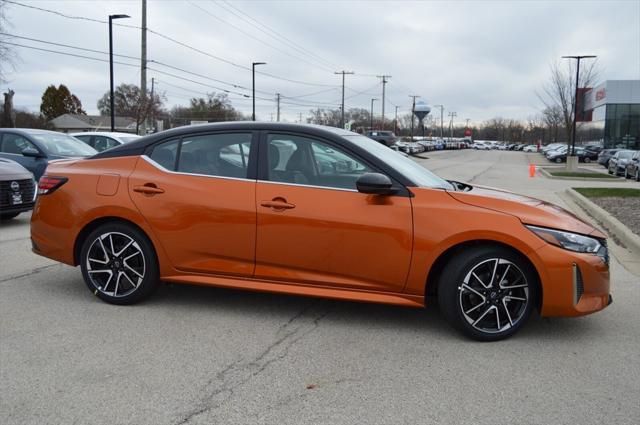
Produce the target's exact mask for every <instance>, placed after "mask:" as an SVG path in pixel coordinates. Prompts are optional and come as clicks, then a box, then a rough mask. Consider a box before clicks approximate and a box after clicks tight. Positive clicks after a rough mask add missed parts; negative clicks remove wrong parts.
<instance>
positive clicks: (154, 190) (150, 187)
mask: <svg viewBox="0 0 640 425" xmlns="http://www.w3.org/2000/svg"><path fill="white" fill-rule="evenodd" d="M133 191H134V192H139V193H144V194H145V195H158V194H160V193H164V189H160V188H159V187H157V186H156V185H155V184H153V183H147V184H145V185H144V186H135V187H134V188H133Z"/></svg>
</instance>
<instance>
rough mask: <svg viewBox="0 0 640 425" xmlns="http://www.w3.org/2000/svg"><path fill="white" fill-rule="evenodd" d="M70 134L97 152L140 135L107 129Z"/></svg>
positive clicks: (132, 139)
mask: <svg viewBox="0 0 640 425" xmlns="http://www.w3.org/2000/svg"><path fill="white" fill-rule="evenodd" d="M69 135H70V136H73V137H75V138H76V139H80V140H82V141H83V142H85V143H86V144H87V145H89V146H91V147H92V148H94V149H95V150H97V151H98V152H102V151H104V150H107V149H111V148H113V147H116V146H120V145H122V144H123V143H128V142H133V141H134V140H136V139H139V138H140V136H138V135H136V134H131V133H116V132H113V133H111V132H108V131H87V132H83V133H71V134H69Z"/></svg>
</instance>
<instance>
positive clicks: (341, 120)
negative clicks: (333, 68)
mask: <svg viewBox="0 0 640 425" xmlns="http://www.w3.org/2000/svg"><path fill="white" fill-rule="evenodd" d="M334 74H342V118H341V119H340V127H341V128H344V76H345V75H347V74H349V75H351V74H353V72H352V71H339V72H334Z"/></svg>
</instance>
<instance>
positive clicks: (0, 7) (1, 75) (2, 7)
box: [0, 1, 17, 84]
mask: <svg viewBox="0 0 640 425" xmlns="http://www.w3.org/2000/svg"><path fill="white" fill-rule="evenodd" d="M7 4H8V3H5V2H4V1H0V33H6V32H7V31H8V29H9V28H8V27H9V26H10V23H9V20H8V19H7V15H6V12H7ZM7 40H10V38H9V37H8V36H5V35H0V84H3V83H6V82H7V73H8V72H9V71H11V70H13V69H14V67H15V62H16V60H17V55H16V52H15V49H14V48H13V46H10V45H9V44H7V43H5V41H7Z"/></svg>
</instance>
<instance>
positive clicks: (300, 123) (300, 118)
mask: <svg viewBox="0 0 640 425" xmlns="http://www.w3.org/2000/svg"><path fill="white" fill-rule="evenodd" d="M299 122H300V124H302V112H300V121H299Z"/></svg>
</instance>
